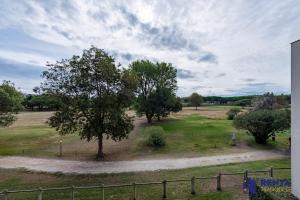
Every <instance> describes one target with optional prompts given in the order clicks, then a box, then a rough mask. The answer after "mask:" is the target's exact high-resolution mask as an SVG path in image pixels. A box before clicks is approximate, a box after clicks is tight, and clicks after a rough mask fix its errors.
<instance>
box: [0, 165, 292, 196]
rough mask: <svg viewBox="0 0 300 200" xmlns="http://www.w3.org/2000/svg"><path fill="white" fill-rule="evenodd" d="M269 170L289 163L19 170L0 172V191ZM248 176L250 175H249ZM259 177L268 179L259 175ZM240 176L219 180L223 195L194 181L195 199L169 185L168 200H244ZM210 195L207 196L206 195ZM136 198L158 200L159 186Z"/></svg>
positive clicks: (111, 192)
mask: <svg viewBox="0 0 300 200" xmlns="http://www.w3.org/2000/svg"><path fill="white" fill-rule="evenodd" d="M269 167H290V160H271V161H257V162H248V163H242V164H228V165H221V166H212V167H197V168H189V169H181V170H163V171H155V172H138V173H121V174H103V175H61V174H43V173H33V172H26V171H22V170H4V169H0V180H1V182H0V191H2V190H4V189H9V190H13V189H32V188H38V187H43V188H49V187H62V186H71V185H75V186H88V185H99V184H102V183H103V184H106V185H109V184H122V183H124V184H125V183H133V182H150V181H162V180H164V179H168V180H174V179H183V178H191V177H192V176H196V177H206V176H214V175H216V174H217V173H219V172H240V171H244V170H245V169H248V170H261V169H268V168H269ZM250 175H251V174H250ZM260 176H268V175H266V174H260ZM274 176H275V177H278V178H290V171H288V170H287V171H282V172H279V171H274ZM242 181H243V180H242V176H224V177H223V178H222V192H216V180H215V179H213V180H211V181H200V182H199V181H197V182H196V192H197V196H196V197H192V195H191V194H190V183H184V182H181V183H168V197H169V198H168V199H185V200H187V199H224V200H227V199H228V200H231V199H237V198H238V199H245V198H243V197H244V196H245V195H244V196H243V193H242V189H241V185H242ZM208 192H209V193H208ZM100 193H101V191H99V190H89V191H87V190H81V191H79V192H76V199H78V200H80V199H82V200H83V199H85V200H86V199H97V198H98V197H99V196H100ZM105 194H106V196H105V197H106V199H109V200H115V199H131V198H132V187H131V188H123V189H117V188H116V189H108V190H107V191H106V193H105ZM137 195H138V199H145V200H150V199H160V198H161V195H162V187H161V185H157V186H147V187H146V186H139V187H138V189H137ZM44 197H45V198H46V199H48V200H56V199H60V200H64V199H69V198H70V193H69V192H59V191H58V192H50V193H44ZM25 198H26V199H35V198H36V194H22V196H21V195H12V196H11V199H16V200H18V199H25Z"/></svg>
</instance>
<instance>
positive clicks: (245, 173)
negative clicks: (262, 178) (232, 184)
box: [244, 170, 248, 181]
mask: <svg viewBox="0 0 300 200" xmlns="http://www.w3.org/2000/svg"><path fill="white" fill-rule="evenodd" d="M244 180H245V181H247V180H248V170H245V172H244Z"/></svg>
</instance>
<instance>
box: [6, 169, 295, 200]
mask: <svg viewBox="0 0 300 200" xmlns="http://www.w3.org/2000/svg"><path fill="white" fill-rule="evenodd" d="M290 169H291V168H270V169H267V170H254V171H250V170H245V171H243V172H235V173H219V174H218V175H217V176H209V177H191V178H189V179H174V180H163V181H158V182H146V183H137V182H134V183H130V184H119V185H104V184H102V185H94V186H80V187H76V186H70V187H58V188H41V187H40V188H36V189H30V190H27V189H26V190H4V191H2V192H0V194H1V195H2V199H3V200H9V199H10V197H11V195H13V194H19V193H35V194H36V199H37V200H43V198H44V195H45V194H46V193H48V192H58V191H65V192H68V193H69V197H67V199H70V200H75V199H76V195H75V194H76V191H79V190H97V191H99V193H98V198H97V199H99V200H105V199H106V192H107V191H108V189H112V188H119V189H120V188H131V189H132V194H131V195H132V197H131V198H130V199H133V200H137V199H138V196H137V191H138V189H139V188H140V187H142V186H147V187H148V186H151V185H152V186H154V185H156V186H160V187H161V189H162V193H161V198H162V199H167V198H168V189H170V184H172V183H179V182H186V183H189V187H190V189H189V190H190V194H192V195H196V194H197V193H198V192H199V189H198V190H197V189H196V188H197V187H196V184H199V181H200V182H202V181H204V180H214V181H215V191H222V177H224V176H233V175H241V176H243V179H244V180H247V179H248V176H249V175H250V174H251V176H253V175H255V174H259V173H262V174H267V175H268V176H269V177H274V171H275V170H276V171H282V170H290Z"/></svg>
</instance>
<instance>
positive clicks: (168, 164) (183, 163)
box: [0, 151, 286, 174]
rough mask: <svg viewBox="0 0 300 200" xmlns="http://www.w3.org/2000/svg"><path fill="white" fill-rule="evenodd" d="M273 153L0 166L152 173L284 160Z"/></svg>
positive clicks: (14, 161)
mask: <svg viewBox="0 0 300 200" xmlns="http://www.w3.org/2000/svg"><path fill="white" fill-rule="evenodd" d="M285 157H286V156H284V155H283V154H280V153H278V152H274V151H253V152H248V153H239V154H228V155H221V156H207V157H195V158H179V159H161V160H135V161H110V162H107V161H106V162H96V161H70V160H58V159H42V158H30V157H21V156H7V157H0V167H1V168H7V169H14V168H25V169H27V170H31V171H40V172H50V173H56V172H60V173H65V174H71V173H76V174H100V173H121V172H138V171H155V170H163V169H165V170H166V169H182V168H189V167H199V166H211V165H221V164H227V163H239V162H247V161H256V160H267V159H279V158H285Z"/></svg>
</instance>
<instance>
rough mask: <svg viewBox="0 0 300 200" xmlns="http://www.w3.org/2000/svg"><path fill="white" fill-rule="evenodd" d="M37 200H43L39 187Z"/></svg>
mask: <svg viewBox="0 0 300 200" xmlns="http://www.w3.org/2000/svg"><path fill="white" fill-rule="evenodd" d="M38 200H43V190H42V188H41V187H40V188H39V196H38Z"/></svg>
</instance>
